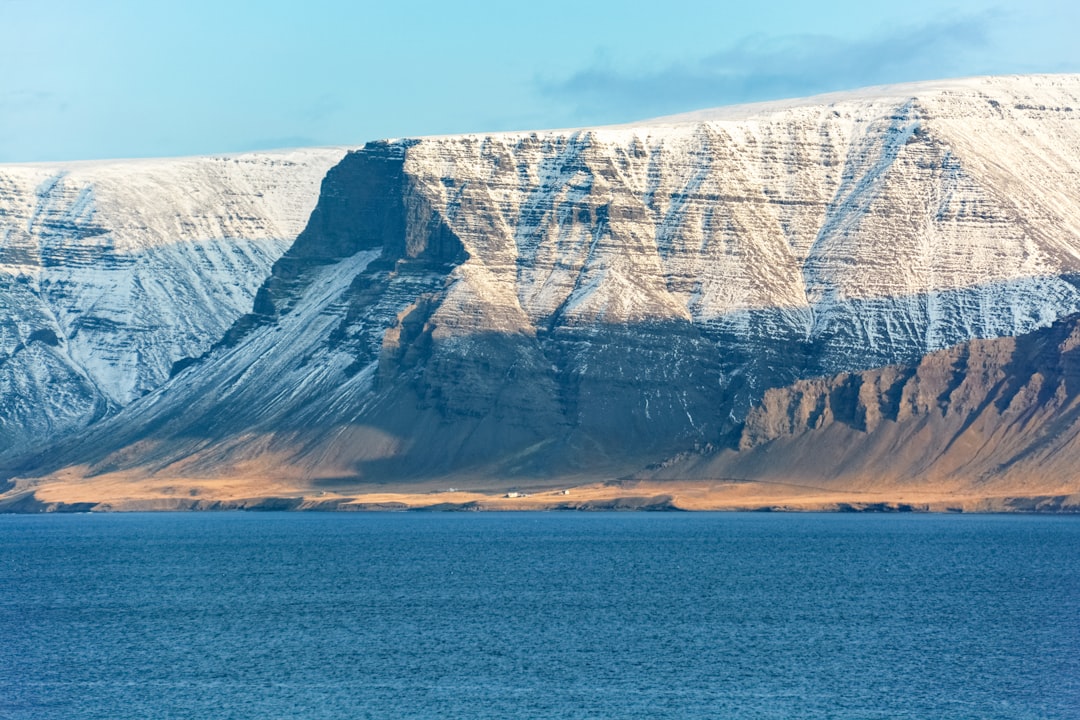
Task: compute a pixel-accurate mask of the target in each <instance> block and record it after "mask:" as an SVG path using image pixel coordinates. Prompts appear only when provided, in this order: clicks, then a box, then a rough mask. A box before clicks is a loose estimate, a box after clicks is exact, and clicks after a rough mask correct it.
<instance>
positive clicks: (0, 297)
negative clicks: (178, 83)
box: [0, 149, 345, 451]
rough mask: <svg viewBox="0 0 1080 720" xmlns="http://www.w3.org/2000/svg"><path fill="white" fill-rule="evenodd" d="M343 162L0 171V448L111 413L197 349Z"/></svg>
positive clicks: (304, 159) (227, 160)
mask: <svg viewBox="0 0 1080 720" xmlns="http://www.w3.org/2000/svg"><path fill="white" fill-rule="evenodd" d="M344 154H345V150H344V149H315V150H296V151H287V152H270V153H252V154H245V155H235V156H217V157H199V158H173V159H162V160H126V161H91V162H75V163H24V164H15V165H0V308H2V309H3V312H2V318H0V451H2V450H5V449H8V448H9V447H12V446H18V445H20V444H23V443H28V442H34V441H37V442H40V441H41V440H42V439H45V438H48V437H51V436H55V435H58V434H62V433H63V432H65V431H67V430H70V429H72V428H74V427H79V426H81V425H83V424H85V423H86V422H89V421H91V420H93V419H95V418H98V417H100V416H102V415H104V414H106V413H109V412H112V411H113V410H115V409H116V408H118V407H121V406H123V405H126V404H127V403H129V402H130V401H131V400H133V399H134V398H136V397H139V396H140V395H142V394H144V393H146V392H148V391H149V390H150V389H152V388H154V387H157V386H158V385H159V384H160V383H161V382H162V381H164V380H165V379H166V378H167V377H168V374H169V369H170V367H171V366H172V364H173V363H174V362H175V361H176V360H179V359H181V358H183V357H187V356H189V355H198V354H199V353H201V352H203V351H204V350H205V349H206V348H208V347H209V346H210V344H211V343H213V342H214V340H215V339H216V338H217V337H218V336H220V334H221V333H222V332H223V331H224V330H225V329H226V328H227V327H228V326H229V325H230V324H231V323H232V321H233V320H234V319H235V318H236V317H237V316H238V315H240V314H241V313H243V312H245V311H247V310H248V309H250V306H251V300H252V297H253V296H254V293H255V290H256V288H257V287H258V285H259V283H261V282H262V281H263V279H264V278H265V276H266V274H267V273H268V272H269V268H270V265H271V264H272V263H273V262H274V261H275V260H276V259H277V258H278V256H280V255H281V253H282V252H284V251H285V249H286V248H287V247H288V245H289V243H291V242H292V240H293V239H294V238H295V237H296V235H297V234H298V233H299V232H300V230H301V229H302V228H303V226H304V223H305V222H306V221H307V217H308V215H309V214H310V212H311V210H312V208H313V207H314V206H315V202H316V200H317V198H318V191H319V183H320V182H321V180H322V177H323V175H324V174H325V173H326V170H327V168H329V167H330V166H331V165H333V164H334V163H336V162H337V161H338V160H340V159H341V157H342V156H343V155H344Z"/></svg>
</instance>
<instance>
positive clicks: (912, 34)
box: [0, 0, 1080, 162]
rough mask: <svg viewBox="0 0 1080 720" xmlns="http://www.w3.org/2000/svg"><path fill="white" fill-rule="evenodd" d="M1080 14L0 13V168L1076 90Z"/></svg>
mask: <svg viewBox="0 0 1080 720" xmlns="http://www.w3.org/2000/svg"><path fill="white" fill-rule="evenodd" d="M1077 28H1080V3H1075V2H1062V1H1058V0H1055V1H1050V0H1029V1H1028V2H1026V3H1021V2H1013V1H1008V2H1001V3H997V4H988V3H985V2H968V1H966V0H935V1H933V2H931V1H930V0H905V1H904V2H896V3H868V2H865V0H862V1H861V2H849V1H847V0H843V1H838V2H831V3H824V4H814V3H806V2H793V1H789V0H773V1H769V0H759V1H758V2H756V3H750V2H746V1H745V0H742V1H740V2H737V3H727V2H716V1H714V2H688V1H680V0H666V1H665V2H660V1H659V0H656V1H655V2H650V3H637V2H628V1H626V0H624V1H623V2H610V1H604V2H592V3H590V2H586V1H585V0H574V1H568V0H546V1H545V2H538V3H531V4H512V3H500V2H488V1H486V0H485V1H482V2H471V3H469V2H459V3H451V2H417V1H414V0H398V2H395V3H366V2H356V1H355V0H354V1H353V2H341V1H338V0H305V1H304V2H300V1H299V0H296V1H293V2H284V1H282V0H262V1H261V2H231V1H230V0H186V1H185V2H182V3H181V2H170V3H162V2H157V1H156V0H93V1H92V2H91V1H89V0H50V1H49V2H42V1H41V0H0V162H19V161H39V160H75V159H88V158H106V157H146V156H161V155H188V154H204V153H219V152H236V151H243V150H253V149H261V148H272V147H291V146H299V145H337V144H343V145H358V144H361V143H363V142H365V141H367V140H371V139H376V138H381V137H401V136H408V135H431V134H443V133H458V132H482V131H496V130H510V129H530V128H536V129H540V128H550V127H573V126H581V125H596V124H607V123H620V122H629V121H632V120H635V119H643V118H648V117H654V116H657V115H666V114H671V113H677V112H683V111H688V110H694V109H699V108H705V107H714V106H718V105H725V104H731V103H737V102H747V101H753V100H766V99H775V98H782V97H796V96H801V95H809V94H813V93H818V92H827V91H831V90H842V89H849V88H856V87H861V86H865V85H873V84H881V83H890V82H903V81H910V80H928V79H937V78H944V77H961V76H968V75H983V74H996V73H1029V72H1080V43H1078V42H1077V41H1076V40H1075V33H1076V30H1077Z"/></svg>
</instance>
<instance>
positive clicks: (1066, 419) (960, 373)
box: [653, 315, 1080, 496]
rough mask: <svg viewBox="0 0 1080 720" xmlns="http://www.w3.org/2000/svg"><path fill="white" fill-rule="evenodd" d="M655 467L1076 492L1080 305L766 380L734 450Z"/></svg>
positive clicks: (868, 485) (859, 486)
mask: <svg viewBox="0 0 1080 720" xmlns="http://www.w3.org/2000/svg"><path fill="white" fill-rule="evenodd" d="M653 475H654V476H656V477H667V478H674V477H682V478H687V477H692V478H738V479H751V480H758V481H767V482H794V483H803V484H808V485H813V486H815V487H825V488H833V489H845V490H860V491H862V490H867V491H869V490H872V491H875V492H882V491H902V490H922V491H935V492H937V491H942V492H958V493H976V494H979V495H986V496H989V495H1001V494H1018V495H1019V494H1022V495H1028V496H1030V495H1036V494H1047V495H1063V494H1064V495H1068V494H1075V493H1077V492H1080V315H1072V316H1069V317H1067V318H1064V319H1062V320H1059V321H1058V322H1056V323H1054V324H1053V325H1052V326H1050V327H1048V328H1044V329H1041V330H1037V331H1035V332H1032V333H1029V334H1027V335H1022V336H1019V337H1007V338H996V339H990V340H974V341H971V342H967V343H963V344H960V345H957V346H955V347H953V348H950V349H947V350H942V351H939V352H935V353H931V354H929V355H927V356H925V357H924V358H923V359H922V360H921V361H920V362H919V363H918V364H913V365H893V366H889V367H885V368H880V369H875V370H870V371H866V372H861V373H842V374H839V375H835V376H832V377H827V378H818V379H811V380H803V381H799V382H796V383H794V384H792V385H790V386H788V387H786V388H779V389H773V390H769V391H767V392H766V393H765V395H764V398H763V399H762V401H761V403H760V404H759V405H758V406H757V407H755V408H754V409H753V410H752V411H751V412H750V414H749V415H748V417H747V420H746V423H745V424H744V426H743V429H742V433H741V436H740V437H739V438H738V448H737V449H727V450H721V451H719V452H716V453H714V454H712V455H708V456H695V457H692V458H689V459H684V460H681V461H678V462H674V463H670V464H669V465H668V466H667V467H665V468H663V469H662V470H660V471H657V472H655V473H653Z"/></svg>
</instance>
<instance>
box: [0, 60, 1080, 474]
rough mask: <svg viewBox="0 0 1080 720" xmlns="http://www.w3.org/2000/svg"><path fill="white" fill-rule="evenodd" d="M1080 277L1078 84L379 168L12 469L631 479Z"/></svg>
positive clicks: (473, 140)
mask: <svg viewBox="0 0 1080 720" xmlns="http://www.w3.org/2000/svg"><path fill="white" fill-rule="evenodd" d="M72 244H73V245H76V244H77V243H74V242H73V243H72ZM1078 277H1080V77H1078V76H1035V77H1000V78H978V79H970V80H958V81H948V82H941V83H924V84H916V85H905V86H894V87H886V88H877V89H871V90H866V91H857V92H852V93H846V94H840V95H833V96H821V97H817V98H810V99H807V100H802V101H793V102H787V103H767V104H759V105H751V106H744V107H736V108H725V109H719V110H715V111H706V112H703V113H695V114H693V115H690V116H682V117H675V118H668V119H662V120H657V121H652V122H648V123H642V124H638V125H635V126H627V127H613V128H598V129H590V130H574V131H550V132H523V133H505V134H497V135H476V136H455V137H437V138H423V139H418V140H392V141H383V142H377V143H370V144H368V145H367V146H365V147H364V148H363V149H360V150H358V151H355V152H351V153H349V154H348V155H346V156H345V157H344V158H343V159H342V160H341V162H340V163H338V164H337V165H336V166H334V167H333V168H332V169H331V170H330V171H329V173H328V174H327V176H326V179H325V181H324V183H323V185H322V190H321V194H320V196H319V200H318V204H317V206H316V207H315V209H314V211H313V212H312V214H311V217H310V219H309V221H308V224H307V226H306V228H305V229H304V230H303V232H302V233H300V235H299V236H298V237H297V239H296V241H295V242H294V243H293V244H292V245H291V246H290V247H289V249H288V251H287V252H285V254H284V255H282V256H281V257H280V259H278V260H277V262H276V263H274V265H273V269H272V272H271V274H270V276H269V277H268V278H267V279H266V280H265V282H263V283H262V285H261V287H260V288H259V290H258V292H257V294H256V296H255V299H254V302H253V303H252V305H251V306H250V308H249V310H250V312H248V313H247V314H245V315H243V316H241V317H239V318H238V319H235V322H233V323H232V325H231V327H229V328H228V330H227V331H224V332H221V333H218V334H217V335H216V336H214V337H213V338H212V340H210V342H213V346H212V347H209V349H208V350H206V349H205V347H208V346H209V342H208V343H207V345H206V346H204V347H196V348H195V349H194V350H193V351H192V352H189V353H188V355H190V358H189V359H187V360H184V361H182V362H181V363H179V364H178V365H177V366H176V370H177V372H176V374H175V376H174V377H173V378H172V379H171V380H169V381H168V382H165V383H163V384H160V385H159V386H157V387H155V388H154V389H152V390H150V392H148V393H147V394H146V395H145V396H143V397H140V398H138V399H136V400H134V401H132V402H130V404H128V405H127V406H126V407H125V408H124V409H123V410H122V411H121V412H119V413H118V414H117V415H116V416H115V417H113V418H111V419H108V420H106V421H103V422H99V423H96V424H95V425H94V426H92V427H91V428H90V429H89V430H88V431H87V432H85V433H81V434H79V435H77V436H76V437H74V438H73V439H71V440H69V441H67V442H66V443H64V444H62V445H61V446H59V447H54V446H50V447H49V449H48V451H47V453H39V454H36V455H34V456H32V457H31V458H30V459H26V458H25V457H23V458H20V459H19V460H18V461H17V462H14V461H13V462H11V463H9V474H12V473H13V474H16V475H23V476H33V475H42V474H45V475H48V474H55V473H57V472H60V471H63V472H66V473H69V474H70V475H71V476H72V477H87V476H102V475H114V476H116V477H128V478H144V477H159V478H199V477H201V478H206V477H223V476H227V477H236V478H242V477H246V478H277V479H287V480H290V481H292V482H294V483H297V484H298V486H301V485H303V486H306V487H318V488H335V487H339V486H341V487H347V486H348V485H349V484H350V483H357V482H389V481H405V480H416V479H423V478H443V477H464V478H482V477H488V478H504V479H506V478H554V477H559V478H562V477H568V476H578V477H595V478H604V477H615V476H618V475H621V474H625V473H633V472H637V471H640V470H641V468H643V467H645V466H647V465H650V464H656V463H661V464H662V463H663V461H664V460H665V459H667V458H671V457H673V456H678V455H680V453H682V454H685V453H690V454H694V453H698V454H700V453H702V452H704V453H705V455H702V457H710V458H711V457H712V456H713V454H715V451H716V449H717V448H724V447H726V446H728V445H732V444H736V445H737V444H738V443H739V442H740V441H739V440H738V438H739V437H740V433H742V436H741V437H742V438H743V440H742V441H741V442H743V444H744V445H746V446H747V447H746V449H747V450H752V447H751V446H753V447H756V446H757V445H756V443H758V441H759V440H761V439H763V438H765V439H769V440H770V441H775V440H776V439H777V438H773V437H772V436H771V435H770V434H769V433H775V430H774V429H772V428H773V424H774V423H773V421H772V420H769V419H768V418H771V417H773V416H771V415H765V416H763V415H761V412H762V408H763V407H766V406H768V407H771V405H768V403H774V404H775V403H780V404H781V405H783V402H782V401H781V400H778V399H777V397H778V396H777V395H775V393H773V394H769V390H770V389H774V388H781V387H785V386H789V385H791V384H792V383H795V382H798V381H800V380H807V379H809V378H815V377H820V376H825V375H831V374H835V373H841V372H847V373H854V372H861V371H864V370H868V369H871V368H878V367H882V366H886V365H895V364H899V363H914V362H918V361H919V358H921V357H922V356H923V355H925V354H927V353H932V352H934V351H937V350H940V349H943V348H948V347H951V346H954V345H957V344H959V343H964V342H966V341H968V340H971V339H973V338H996V337H1002V336H1014V335H1019V334H1023V333H1027V332H1030V331H1032V330H1035V329H1037V328H1041V327H1045V326H1047V325H1049V324H1050V323H1052V322H1053V321H1055V320H1057V319H1058V318H1061V317H1064V316H1066V315H1068V314H1070V313H1075V312H1077V311H1080V289H1078V282H1077V279H1078ZM211 335H213V333H211ZM882 372H884V371H882ZM818 382H828V381H818ZM837 382H839V381H837ZM796 387H798V386H796ZM860 387H862V386H860ZM890 387H891V386H890ZM791 392H797V391H791ZM805 392H809V390H807V391H805ZM822 392H824V391H822ZM787 402H788V405H789V406H790V405H791V404H792V403H794V402H795V401H794V400H789V401H787ZM799 402H802V401H801V400H800V401H799ZM807 402H810V401H807ZM763 403H765V404H763ZM778 412H780V411H778ZM784 412H788V411H786V410H785V411H783V412H780V415H779V416H777V417H783V416H784ZM788 414H790V412H789V413H788ZM796 415H797V413H796ZM747 418H749V424H748V425H746V428H748V429H745V430H744V429H743V428H744V425H743V421H744V420H746V419H747ZM777 422H779V421H777ZM792 422H794V421H792ZM892 422H894V423H895V421H892ZM755 428H758V429H755ZM761 428H764V429H761ZM791 432H792V433H794V432H795V431H794V430H792V431H791ZM860 432H863V431H862V430H860ZM755 433H757V434H755ZM778 437H779V436H778ZM755 438H757V439H755ZM732 452H734V450H732ZM761 457H764V455H761ZM709 462H711V460H709ZM763 462H764V461H763ZM702 467H705V466H702ZM717 467H719V466H717ZM725 467H726V466H725ZM748 467H749V466H748ZM65 468H66V469H65Z"/></svg>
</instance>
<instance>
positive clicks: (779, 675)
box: [0, 513, 1080, 720]
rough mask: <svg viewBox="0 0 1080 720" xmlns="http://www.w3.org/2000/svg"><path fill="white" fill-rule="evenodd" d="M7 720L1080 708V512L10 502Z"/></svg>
mask: <svg viewBox="0 0 1080 720" xmlns="http://www.w3.org/2000/svg"><path fill="white" fill-rule="evenodd" d="M0 718H4V719H8V718H11V719H17V720H24V719H25V720H30V719H33V720H39V719H51V718H57V719H61V718H62V719H64V720H70V719H73V718H101V719H103V720H105V719H108V720H123V719H125V718H140V719H147V718H152V719H159V718H162V719H164V718H200V719H203V718H253V719H254V718H258V719H260V720H263V719H267V718H290V719H292V718H500V719H505V718H649V719H650V720H652V719H656V718H679V719H680V720H685V719H689V718H778V719H779V718H783V719H785V720H787V719H789V718H830V719H834V720H837V719H847V718H851V719H853V720H854V719H859V720H866V719H869V718H889V719H890V720H893V719H896V718H919V719H920V720H927V719H934V720H941V719H943V718H965V719H967V718H983V719H987V718H1002V719H1006V718H1007V719H1008V720H1016V719H1019V718H1070V719H1076V718H1080V518H1077V517H1045V516H1002V515H997V516H995V515H990V516H968V515H962V516H954V515H949V516H940V515H938V516H931V515H847V514H832V515H827V514H821V515H818V514H808V515H799V514H792V515H788V514H767V513H758V514H753V513H750V514H727V513H718V514H711V513H705V514H680V513H610V514H603V513H599V514H589V513H535V514H533V513H520V514H519V513H513V514H500V513H487V514H486V513H445V514H414V513H393V514H375V513H372V514H367V513H356V514H345V513H342V514H314V513H313V514H288V513H282V514H278V513H266V514H261V513H189V514H133V515H102V514H95V515H47V516H0Z"/></svg>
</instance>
